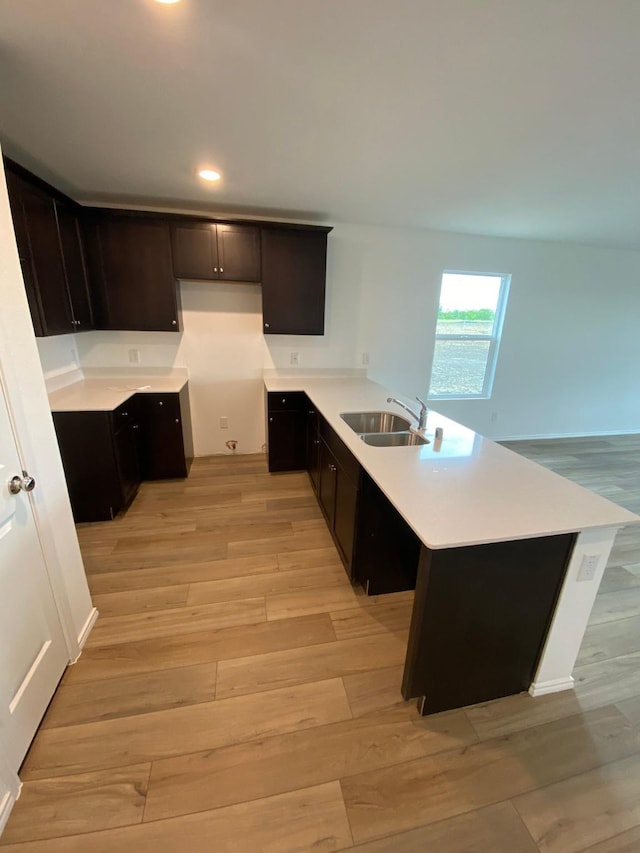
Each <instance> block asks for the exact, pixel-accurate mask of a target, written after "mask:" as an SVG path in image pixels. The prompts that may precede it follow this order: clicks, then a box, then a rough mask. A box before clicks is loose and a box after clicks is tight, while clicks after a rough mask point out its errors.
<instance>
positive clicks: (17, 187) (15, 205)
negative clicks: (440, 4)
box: [7, 171, 45, 338]
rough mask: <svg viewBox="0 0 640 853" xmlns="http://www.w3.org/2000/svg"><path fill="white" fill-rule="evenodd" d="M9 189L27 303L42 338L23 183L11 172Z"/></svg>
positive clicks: (42, 331) (8, 182) (39, 304)
mask: <svg viewBox="0 0 640 853" xmlns="http://www.w3.org/2000/svg"><path fill="white" fill-rule="evenodd" d="M7 188H8V191H9V203H10V206H11V216H12V218H13V230H14V232H15V236H16V245H17V248H18V257H19V258H20V267H21V269H22V278H23V281H24V287H25V292H26V294H27V302H28V303H29V310H30V312H31V321H32V323H33V329H34V332H35V334H36V337H39V338H40V337H43V335H44V334H45V330H44V322H43V318H42V305H41V303H40V296H39V294H38V287H37V284H36V279H35V272H34V269H33V261H32V258H31V246H30V245H29V231H28V228H27V219H26V215H25V211H24V207H23V205H22V198H21V181H20V179H19V178H18V177H16V176H15V175H14V174H13V173H12V172H9V171H8V172H7Z"/></svg>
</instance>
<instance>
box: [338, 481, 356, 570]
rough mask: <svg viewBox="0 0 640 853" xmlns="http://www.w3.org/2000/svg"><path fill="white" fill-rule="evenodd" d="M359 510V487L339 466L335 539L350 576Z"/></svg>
mask: <svg viewBox="0 0 640 853" xmlns="http://www.w3.org/2000/svg"><path fill="white" fill-rule="evenodd" d="M357 510H358V487H357V485H356V484H355V483H354V482H353V481H352V480H351V479H350V477H348V476H347V475H346V474H345V472H344V471H343V469H342V468H341V467H340V466H339V465H338V466H337V470H336V495H335V518H334V521H333V538H334V540H335V543H336V545H337V546H338V550H339V551H340V552H341V556H342V559H343V562H344V564H345V566H346V567H347V571H348V573H349V575H351V565H352V562H353V549H354V542H355V535H356V519H357Z"/></svg>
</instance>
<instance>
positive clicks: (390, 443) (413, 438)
mask: <svg viewBox="0 0 640 853" xmlns="http://www.w3.org/2000/svg"><path fill="white" fill-rule="evenodd" d="M360 438H361V439H362V440H363V441H364V443H365V444H372V445H373V446H374V447H413V446H416V445H420V444H429V439H428V438H425V437H424V436H423V435H417V434H416V433H415V432H381V433H370V434H368V435H367V434H364V435H361V436H360Z"/></svg>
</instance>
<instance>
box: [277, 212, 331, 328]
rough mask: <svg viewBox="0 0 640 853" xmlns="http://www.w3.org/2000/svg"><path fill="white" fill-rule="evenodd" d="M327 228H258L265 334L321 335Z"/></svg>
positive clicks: (328, 229)
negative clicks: (260, 234)
mask: <svg viewBox="0 0 640 853" xmlns="http://www.w3.org/2000/svg"><path fill="white" fill-rule="evenodd" d="M330 230H331V229H330V228H313V229H311V228H309V229H303V228H290V227H287V228H285V227H283V228H274V227H263V228H262V241H261V242H262V320H263V331H264V334H265V335H323V334H324V309H325V283H326V271H327V234H328V232H329V231H330Z"/></svg>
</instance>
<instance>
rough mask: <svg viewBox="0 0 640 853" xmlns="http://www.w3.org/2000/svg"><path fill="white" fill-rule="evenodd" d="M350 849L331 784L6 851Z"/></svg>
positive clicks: (279, 852)
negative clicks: (208, 810)
mask: <svg viewBox="0 0 640 853" xmlns="http://www.w3.org/2000/svg"><path fill="white" fill-rule="evenodd" d="M285 816H286V819H283V817H285ZM349 846H351V834H350V832H349V824H348V822H347V817H346V815H345V811H344V803H343V802H342V796H341V793H340V785H339V783H338V782H330V783H328V784H326V785H319V786H317V787H315V788H307V789H305V790H301V791H293V792H292V793H288V794H280V795H279V796H276V797H270V798H268V799H265V800H253V801H251V802H247V803H240V804H238V805H233V806H227V807H226V808H223V809H217V810H216V811H210V812H199V813H197V814H193V815H187V816H185V817H180V818H175V819H173V820H163V821H156V822H154V823H144V824H140V825H138V826H132V827H126V828H124V829H114V830H109V831H107V832H94V833H93V834H91V835H76V836H70V837H66V838H57V839H54V840H52V841H48V842H34V843H29V842H27V843H26V844H17V845H13V844H12V845H9V846H7V847H6V848H5V853H87V851H91V853H116V851H129V850H131V851H134V850H135V853H158V851H159V850H162V851H164V853H184V851H188V853H213V851H215V853H240V851H245V850H246V851H249V850H256V851H264V853H267V851H268V852H269V853H309V851H310V850H313V851H314V853H331V851H334V850H343V849H344V848H345V847H349Z"/></svg>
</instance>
